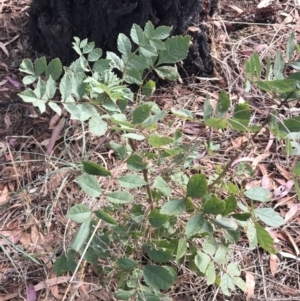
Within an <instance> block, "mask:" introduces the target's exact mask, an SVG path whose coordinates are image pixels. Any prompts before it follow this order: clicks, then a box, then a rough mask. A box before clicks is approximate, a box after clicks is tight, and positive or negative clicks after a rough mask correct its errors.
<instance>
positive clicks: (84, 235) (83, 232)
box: [70, 219, 92, 253]
mask: <svg viewBox="0 0 300 301" xmlns="http://www.w3.org/2000/svg"><path fill="white" fill-rule="evenodd" d="M91 232H92V219H88V220H86V221H84V222H83V223H82V224H81V225H80V228H79V230H78V231H77V233H76V236H75V238H74V240H73V241H72V243H71V245H70V249H73V250H75V251H76V252H78V253H79V252H80V249H81V248H82V247H84V245H85V243H86V242H87V240H88V238H89V236H90V234H91Z"/></svg>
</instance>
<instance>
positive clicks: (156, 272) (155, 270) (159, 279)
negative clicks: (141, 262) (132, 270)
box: [143, 265, 176, 290]
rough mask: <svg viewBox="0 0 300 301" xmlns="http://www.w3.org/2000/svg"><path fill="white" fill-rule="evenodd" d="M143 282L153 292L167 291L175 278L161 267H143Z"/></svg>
mask: <svg viewBox="0 0 300 301" xmlns="http://www.w3.org/2000/svg"><path fill="white" fill-rule="evenodd" d="M143 274H144V280H145V282H146V283H147V285H148V286H150V287H152V288H153V289H155V290H167V289H169V288H170V287H171V286H172V285H173V283H174V282H175V280H176V276H175V277H174V275H172V274H171V273H170V271H169V270H168V269H167V268H165V267H162V266H155V265H145V266H144V267H143Z"/></svg>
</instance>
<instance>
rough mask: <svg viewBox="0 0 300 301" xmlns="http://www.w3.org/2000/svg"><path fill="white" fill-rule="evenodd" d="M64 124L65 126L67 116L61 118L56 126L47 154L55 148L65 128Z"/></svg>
mask: <svg viewBox="0 0 300 301" xmlns="http://www.w3.org/2000/svg"><path fill="white" fill-rule="evenodd" d="M64 126H65V118H64V117H62V118H61V120H60V121H59V123H58V124H57V125H56V126H55V128H54V130H53V131H52V135H51V138H50V141H49V144H48V146H47V151H46V154H47V155H50V154H51V152H52V150H53V148H54V145H55V142H56V141H57V140H58V139H59V134H60V133H61V131H62V130H63V128H64Z"/></svg>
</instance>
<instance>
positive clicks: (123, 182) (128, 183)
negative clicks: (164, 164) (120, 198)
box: [118, 175, 147, 188]
mask: <svg viewBox="0 0 300 301" xmlns="http://www.w3.org/2000/svg"><path fill="white" fill-rule="evenodd" d="M118 182H119V184H120V186H122V187H124V188H139V187H142V186H145V185H146V184H147V182H146V181H145V180H144V179H143V178H141V177H140V176H137V175H127V176H123V177H120V178H118Z"/></svg>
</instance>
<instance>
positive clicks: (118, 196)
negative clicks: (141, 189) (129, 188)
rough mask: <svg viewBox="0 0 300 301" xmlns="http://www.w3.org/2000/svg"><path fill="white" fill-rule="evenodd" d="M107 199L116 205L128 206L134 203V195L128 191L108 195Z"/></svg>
mask: <svg viewBox="0 0 300 301" xmlns="http://www.w3.org/2000/svg"><path fill="white" fill-rule="evenodd" d="M107 199H108V201H109V202H111V203H114V204H127V203H130V202H132V201H133V195H132V194H130V193H129V192H126V191H114V192H112V193H110V194H108V195H107Z"/></svg>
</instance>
